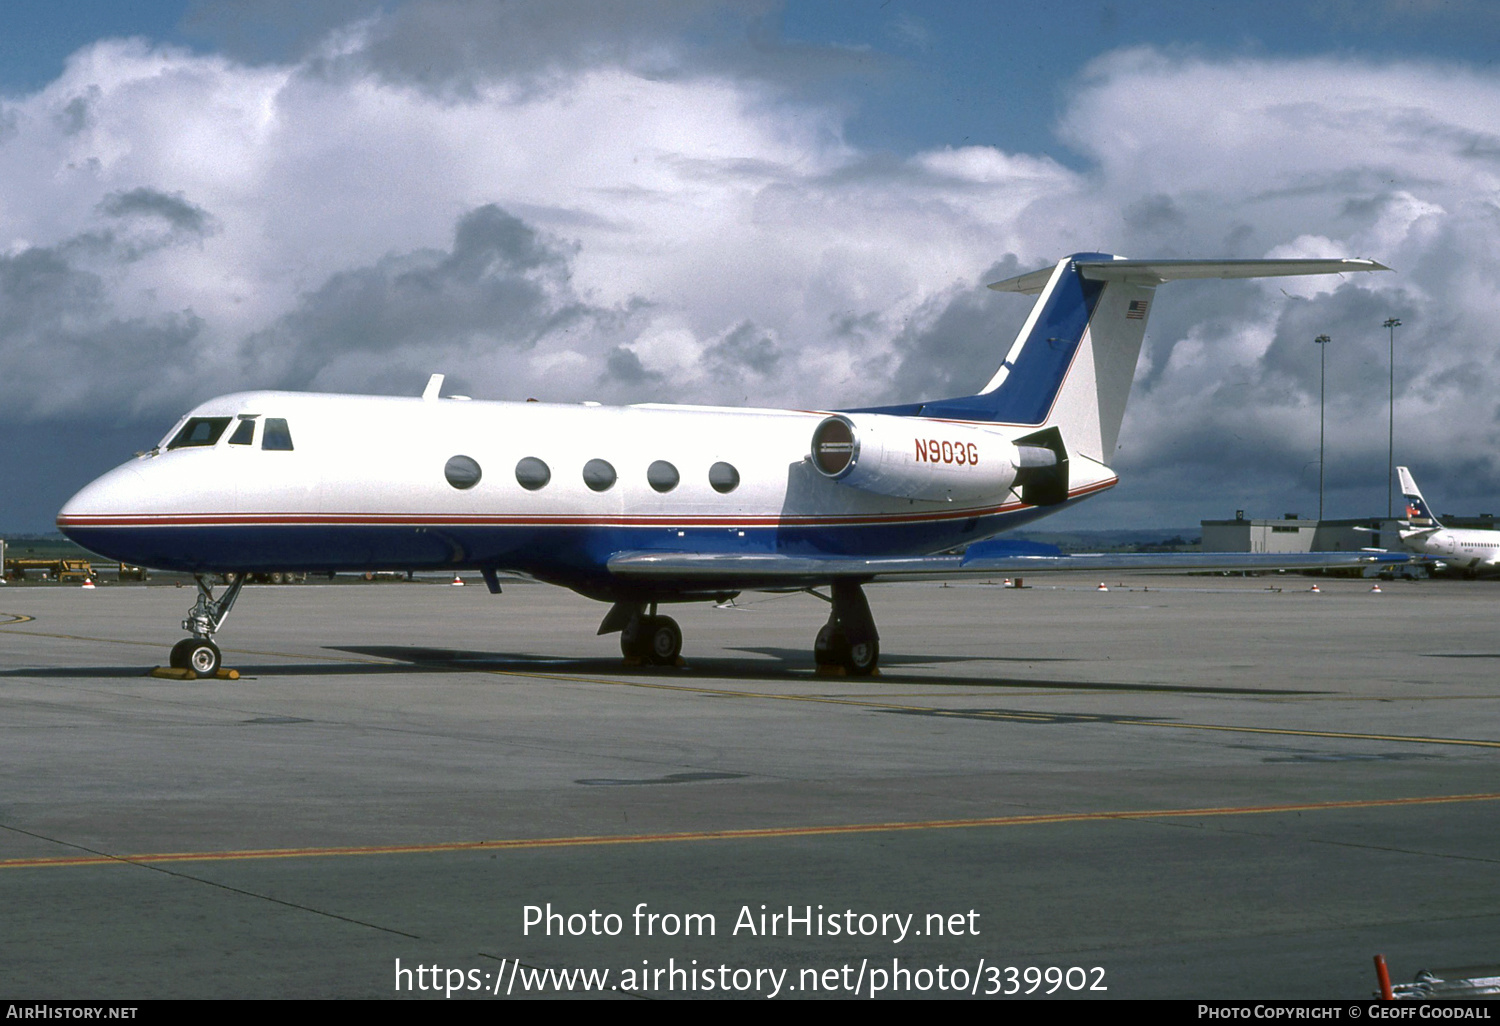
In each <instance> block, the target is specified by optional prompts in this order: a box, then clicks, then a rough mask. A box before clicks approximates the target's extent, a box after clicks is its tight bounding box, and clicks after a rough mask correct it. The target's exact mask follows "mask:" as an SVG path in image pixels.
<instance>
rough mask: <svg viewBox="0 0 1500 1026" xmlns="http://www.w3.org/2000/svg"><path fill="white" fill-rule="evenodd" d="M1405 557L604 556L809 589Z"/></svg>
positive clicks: (718, 582)
mask: <svg viewBox="0 0 1500 1026" xmlns="http://www.w3.org/2000/svg"><path fill="white" fill-rule="evenodd" d="M1405 562H1407V556H1406V554H1404V553H1394V552H1393V553H1371V552H1297V553H1269V552H1202V553H1199V552H1140V553H1135V552H1131V553H1107V554H1089V555H1060V556H986V555H979V556H975V557H970V556H966V555H959V556H882V557H877V558H872V559H861V558H858V557H851V556H784V555H780V554H777V553H750V554H730V553H711V552H621V553H617V554H615V555H614V556H612V557H610V560H609V571H610V573H612V574H614V575H616V576H618V577H626V578H633V579H643V580H649V579H653V578H655V579H668V580H674V581H683V582H694V583H700V584H702V585H703V586H704V587H708V586H713V587H720V588H738V589H746V590H751V591H753V590H756V589H758V588H760V589H772V590H774V589H779V588H787V587H811V586H813V585H818V584H827V583H828V582H830V581H832V580H834V579H836V578H853V579H858V580H862V581H942V580H951V579H955V578H960V577H972V576H975V575H988V576H995V575H997V574H1013V575H1025V574H1036V573H1047V572H1055V571H1063V570H1074V571H1087V572H1089V573H1094V572H1097V571H1109V572H1117V571H1142V570H1146V571H1157V572H1178V573H1203V572H1214V571H1246V570H1321V569H1328V568H1333V567H1367V566H1378V565H1387V564H1397V563H1405Z"/></svg>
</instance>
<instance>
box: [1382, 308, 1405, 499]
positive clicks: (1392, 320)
mask: <svg viewBox="0 0 1500 1026" xmlns="http://www.w3.org/2000/svg"><path fill="white" fill-rule="evenodd" d="M1381 327H1383V328H1387V329H1389V330H1390V333H1391V424H1390V442H1389V447H1388V448H1387V449H1386V460H1385V518H1386V519H1387V520H1389V519H1391V513H1392V511H1393V510H1394V509H1395V508H1396V507H1395V494H1394V493H1393V492H1392V484H1391V482H1392V479H1393V478H1394V477H1395V476H1396V329H1397V328H1399V327H1401V320H1400V318H1398V317H1387V318H1386V319H1385V323H1384V324H1383V325H1381Z"/></svg>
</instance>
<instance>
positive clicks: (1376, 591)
mask: <svg viewBox="0 0 1500 1026" xmlns="http://www.w3.org/2000/svg"><path fill="white" fill-rule="evenodd" d="M1370 594H1371V595H1380V594H1383V592H1381V590H1380V585H1379V584H1376V585H1375V587H1373V588H1371V589H1370Z"/></svg>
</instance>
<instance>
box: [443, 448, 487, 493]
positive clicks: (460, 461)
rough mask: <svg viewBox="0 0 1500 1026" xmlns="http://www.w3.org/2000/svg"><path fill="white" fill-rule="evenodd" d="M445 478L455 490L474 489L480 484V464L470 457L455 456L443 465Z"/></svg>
mask: <svg viewBox="0 0 1500 1026" xmlns="http://www.w3.org/2000/svg"><path fill="white" fill-rule="evenodd" d="M443 476H444V477H446V478H447V479H448V483H449V484H451V485H452V486H453V487H454V488H458V489H465V488H473V487H474V486H475V485H477V484H478V483H479V477H480V470H479V464H478V463H476V462H474V460H472V459H470V458H469V457H468V456H454V457H453V458H452V459H450V460H449V461H448V462H447V463H445V464H443Z"/></svg>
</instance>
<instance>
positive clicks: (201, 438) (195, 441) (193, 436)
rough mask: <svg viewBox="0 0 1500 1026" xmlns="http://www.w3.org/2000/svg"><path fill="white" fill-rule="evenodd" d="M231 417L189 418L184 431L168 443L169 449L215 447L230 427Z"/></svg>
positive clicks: (183, 426) (183, 427)
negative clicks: (196, 446)
mask: <svg viewBox="0 0 1500 1026" xmlns="http://www.w3.org/2000/svg"><path fill="white" fill-rule="evenodd" d="M231 419H232V418H230V417H189V418H188V422H187V423H186V424H184V425H182V430H181V431H179V432H177V434H176V436H174V437H173V439H172V440H171V441H170V442H168V443H167V448H168V449H183V448H187V447H188V446H194V445H213V444H214V443H215V442H217V441H218V440H219V436H220V435H222V434H223V433H224V429H225V428H227V427H228V426H229V421H230V420H231Z"/></svg>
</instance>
